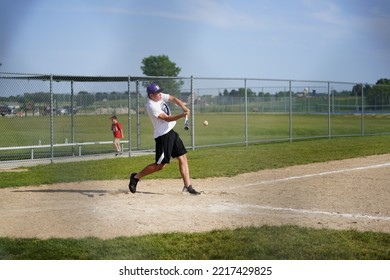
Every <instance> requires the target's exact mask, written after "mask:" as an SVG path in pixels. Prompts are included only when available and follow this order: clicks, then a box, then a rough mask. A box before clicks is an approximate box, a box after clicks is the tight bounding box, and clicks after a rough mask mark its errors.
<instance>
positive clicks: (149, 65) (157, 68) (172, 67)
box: [141, 55, 184, 95]
mask: <svg viewBox="0 0 390 280" xmlns="http://www.w3.org/2000/svg"><path fill="white" fill-rule="evenodd" d="M141 70H142V71H143V73H144V75H146V76H159V77H177V76H178V75H179V73H180V71H181V68H180V67H178V66H176V63H174V62H172V61H171V60H170V59H169V57H168V56H167V55H158V56H148V57H145V58H144V59H143V60H142V66H141ZM154 82H156V83H157V84H158V85H159V86H160V87H161V88H163V89H164V90H165V91H166V92H168V93H169V94H172V95H178V94H179V93H180V89H181V87H182V86H183V84H184V82H183V81H181V80H177V79H155V80H154ZM143 85H144V86H145V87H146V86H147V85H149V82H143Z"/></svg>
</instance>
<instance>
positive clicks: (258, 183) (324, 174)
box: [240, 162, 390, 188]
mask: <svg viewBox="0 0 390 280" xmlns="http://www.w3.org/2000/svg"><path fill="white" fill-rule="evenodd" d="M387 166H390V162H388V163H383V164H375V165H368V166H361V167H354V168H345V169H340V170H332V171H325V172H320V173H313V174H305V175H301V176H291V177H286V178H280V179H273V180H266V181H260V182H254V183H250V184H245V185H240V188H246V187H252V186H258V185H265V184H274V183H279V182H286V181H292V180H298V179H306V178H311V177H319V176H326V175H331V174H338V173H344V172H351V171H358V170H366V169H374V168H383V167H387Z"/></svg>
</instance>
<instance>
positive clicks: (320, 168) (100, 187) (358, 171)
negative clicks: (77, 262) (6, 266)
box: [0, 155, 390, 239]
mask: <svg viewBox="0 0 390 280" xmlns="http://www.w3.org/2000/svg"><path fill="white" fill-rule="evenodd" d="M171 168H173V167H171ZM162 172H164V171H162ZM389 178H390V155H381V156H370V157H365V158H358V159H349V160H341V161H332V162H326V163H316V164H308V165H301V166H293V167H288V168H282V169H275V170H264V171H260V172H254V173H248V174H242V175H239V176H236V177H232V178H211V179H201V180H193V185H194V187H195V188H196V189H197V190H200V191H202V192H203V193H202V194H201V195H199V196H192V195H189V194H184V193H181V187H182V182H181V180H147V179H145V180H143V181H140V183H139V185H138V189H137V193H135V194H131V193H129V191H128V189H127V185H128V181H127V180H109V181H88V182H78V183H66V184H54V185H41V186H33V187H32V186H30V187H19V188H7V189H0V221H1V227H0V236H9V237H38V238H50V237H64V238H66V237H72V238H82V237H88V236H95V237H99V238H103V239H107V238H114V237H117V236H135V235H144V234H149V233H161V232H200V231H209V230H213V229H224V228H236V227H242V226H252V225H255V226H260V225H265V224H267V225H283V224H291V225H299V226H306V227H314V228H332V229H356V230H360V231H382V232H390V203H389V199H390V188H389Z"/></svg>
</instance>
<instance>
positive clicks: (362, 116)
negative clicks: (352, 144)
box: [360, 84, 364, 135]
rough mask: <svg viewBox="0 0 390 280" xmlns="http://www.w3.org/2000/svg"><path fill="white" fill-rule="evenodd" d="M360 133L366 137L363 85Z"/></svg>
mask: <svg viewBox="0 0 390 280" xmlns="http://www.w3.org/2000/svg"><path fill="white" fill-rule="evenodd" d="M360 133H361V135H364V86H363V84H362V115H361V124H360Z"/></svg>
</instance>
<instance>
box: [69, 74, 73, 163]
mask: <svg viewBox="0 0 390 280" xmlns="http://www.w3.org/2000/svg"><path fill="white" fill-rule="evenodd" d="M73 96H74V94H73V81H71V82H70V110H71V123H72V124H71V125H72V128H71V138H72V144H73V143H74V101H73ZM72 156H74V146H73V145H72Z"/></svg>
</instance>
